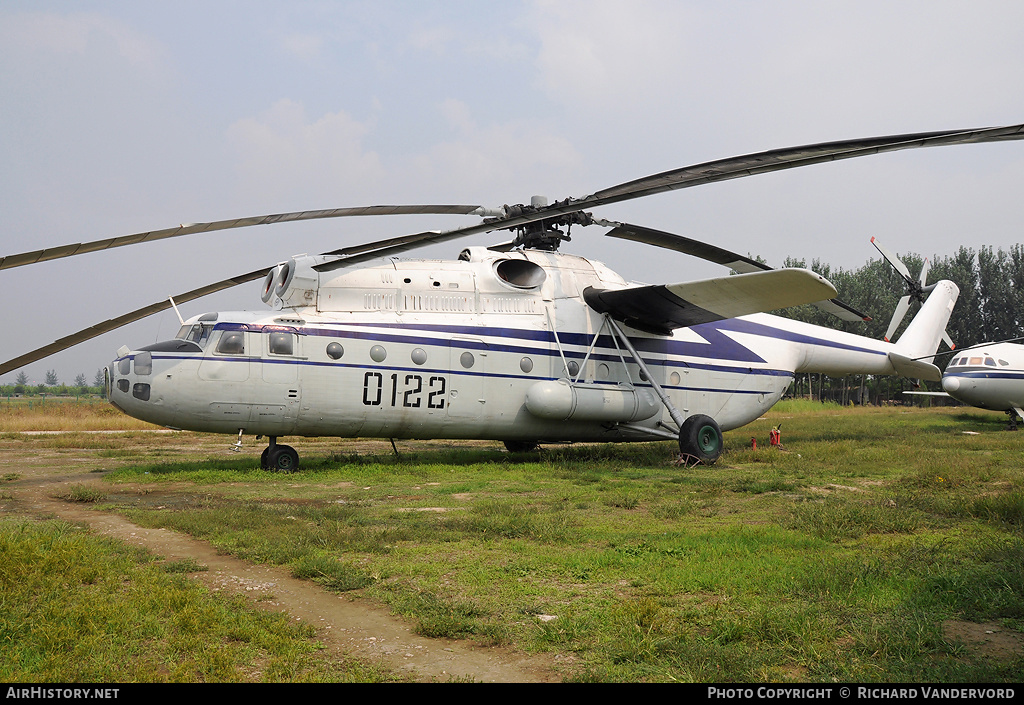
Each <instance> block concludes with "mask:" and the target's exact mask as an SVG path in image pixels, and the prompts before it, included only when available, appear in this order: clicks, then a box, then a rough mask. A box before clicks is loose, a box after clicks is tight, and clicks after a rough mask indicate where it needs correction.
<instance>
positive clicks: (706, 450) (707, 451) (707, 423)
mask: <svg viewBox="0 0 1024 705" xmlns="http://www.w3.org/2000/svg"><path fill="white" fill-rule="evenodd" d="M724 445H725V443H724V441H723V439H722V429H721V428H719V427H718V422H716V421H715V420H714V419H713V418H711V417H710V416H705V415H704V414H694V415H693V416H691V417H689V418H688V419H686V421H684V422H683V427H682V428H681V429H679V451H680V452H681V453H684V454H687V455H692V456H693V457H695V458H699V459H700V460H701V461H702V462H704V463H707V464H708V465H711V464H712V463H714V462H715V461H716V460H718V457H719V456H720V455H721V454H722V448H723V446H724Z"/></svg>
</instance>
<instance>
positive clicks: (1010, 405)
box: [942, 343, 1024, 411]
mask: <svg viewBox="0 0 1024 705" xmlns="http://www.w3.org/2000/svg"><path fill="white" fill-rule="evenodd" d="M942 388H943V389H944V390H945V391H946V393H947V394H949V396H951V397H953V398H954V399H956V400H957V401H960V402H963V403H964V404H970V405H971V406H977V407H980V408H982V409H992V410H994V411H1008V410H1010V409H1024V346H1022V345H1017V344H1016V343H993V344H991V345H983V346H977V347H973V348H971V349H970V350H964V351H962V352H960V353H958V354H957V355H956V356H955V357H954V358H953V359H951V360H950V361H949V365H947V366H946V371H945V372H944V373H943V375H942Z"/></svg>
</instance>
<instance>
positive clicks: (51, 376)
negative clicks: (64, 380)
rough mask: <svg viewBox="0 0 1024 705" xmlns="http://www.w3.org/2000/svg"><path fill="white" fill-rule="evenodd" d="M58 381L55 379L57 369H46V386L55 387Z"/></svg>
mask: <svg viewBox="0 0 1024 705" xmlns="http://www.w3.org/2000/svg"><path fill="white" fill-rule="evenodd" d="M58 384H60V382H59V381H58V379H57V370H47V371H46V385H47V386H48V387H56V386H57V385H58Z"/></svg>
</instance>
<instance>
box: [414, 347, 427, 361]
mask: <svg viewBox="0 0 1024 705" xmlns="http://www.w3.org/2000/svg"><path fill="white" fill-rule="evenodd" d="M411 357H412V361H413V362H415V363H416V364H417V365H422V364H424V363H425V362H426V361H427V351H426V350H424V349H423V348H416V349H415V350H413V351H412V356H411Z"/></svg>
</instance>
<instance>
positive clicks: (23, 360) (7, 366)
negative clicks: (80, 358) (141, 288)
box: [0, 267, 273, 375]
mask: <svg viewBox="0 0 1024 705" xmlns="http://www.w3.org/2000/svg"><path fill="white" fill-rule="evenodd" d="M271 269H273V267H266V268H264V269H259V270H256V271H255V272H249V273H248V274H242V275H239V276H237V277H232V278H230V279H224V280H221V281H219V282H216V283H214V284H207V285H206V286H202V287H199V288H198V289H192V290H191V291H186V292H185V293H184V294H178V295H177V296H174V297H172V298H173V299H174V301H175V303H179V304H182V303H186V302H188V301H192V300H193V299H198V298H199V297H201V296H206V295H208V294H214V293H216V292H218V291H222V290H224V289H230V288H231V287H233V286H238V285H239V284H245V283H246V282H251V281H253V280H255V279H261V278H263V277H265V276H267V273H268V272H270V270H271ZM170 307H171V302H170V300H167V299H165V300H164V301H158V302H156V303H154V304H150V305H149V306H143V307H142V308H138V309H135V310H134V311H131V312H130V313H126V314H124V315H123V316H118V317H117V318H111V319H109V320H106V321H104V322H103V323H97V324H96V325H94V326H90V327H88V328H83V329H82V330H80V331H78V332H77V333H72V334H71V335H68V336H65V337H63V338H60V339H59V340H55V341H53V342H52V343H50V344H49V345H45V346H43V347H41V348H37V349H35V350H33V351H32V352H28V353H25V354H24V355H21V356H20V357H16V358H14V359H13V360H8V361H7V362H4V363H3V364H0V375H3V374H7V373H8V372H10V371H11V370H16V369H18V368H19V367H24V366H25V365H28V364H30V363H33V362H35V361H36V360H42V359H43V358H44V357H48V356H50V355H53V354H55V353H59V352H60V351H61V350H66V349H67V348H70V347H72V346H73V345H78V344H79V343H83V342H85V341H86V340H90V339H91V338H95V337H96V336H98V335H103V334H104V333H109V332H110V331H112V330H116V329H118V328H120V327H122V326H126V325H128V324H129V323H134V322H135V321H138V320H140V319H143V318H145V317H146V316H152V315H153V314H154V313H160V312H161V311H165V310H167V309H169V308H170Z"/></svg>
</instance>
